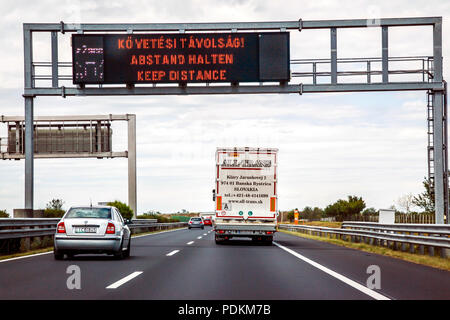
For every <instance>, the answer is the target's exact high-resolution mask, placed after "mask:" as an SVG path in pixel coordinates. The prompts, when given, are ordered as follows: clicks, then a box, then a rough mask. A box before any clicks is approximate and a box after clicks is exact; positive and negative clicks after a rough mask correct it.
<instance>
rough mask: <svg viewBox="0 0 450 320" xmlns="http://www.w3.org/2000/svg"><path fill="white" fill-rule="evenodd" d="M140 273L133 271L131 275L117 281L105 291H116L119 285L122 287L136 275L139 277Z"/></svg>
mask: <svg viewBox="0 0 450 320" xmlns="http://www.w3.org/2000/svg"><path fill="white" fill-rule="evenodd" d="M141 273H142V271H135V272H133V273H132V274H130V275H128V276H126V277H125V278H123V279H120V280H119V281H116V282H114V283H113V284H111V285H109V286H107V287H106V289H117V288H118V287H120V286H121V285H123V284H124V283H125V282H128V281H130V280H131V279H133V278H136V277H137V276H138V275H140V274H141Z"/></svg>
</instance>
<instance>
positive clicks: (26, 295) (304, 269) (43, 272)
mask: <svg viewBox="0 0 450 320" xmlns="http://www.w3.org/2000/svg"><path fill="white" fill-rule="evenodd" d="M74 268H75V269H77V270H79V278H77V279H78V280H79V282H78V283H79V285H80V287H79V288H73V287H74V286H73V283H75V282H74V278H73V277H74V275H75V273H74V271H73V270H74ZM374 268H375V269H376V270H378V271H379V273H378V274H377V278H376V279H375V278H373V277H374V275H375V273H373V270H374ZM371 276H372V278H370V277H371ZM374 279H375V280H376V281H374ZM368 280H369V281H368ZM68 282H69V286H68ZM70 284H72V285H70ZM374 284H376V287H373V285H374ZM71 287H72V289H70V288H71ZM0 299H1V300H8V299H32V300H35V299H39V300H41V299H52V300H59V299H64V300H72V299H86V300H91V299H94V300H103V299H105V300H106V299H107V300H110V299H118V300H126V299H138V300H155V299H156V300H160V299H161V300H300V299H302V300H303V299H319V300H322V299H326V300H373V299H379V300H384V299H392V300H397V299H399V300H408V299H450V273H449V272H447V271H443V270H438V269H435V268H431V267H426V266H422V265H418V264H414V263H410V262H406V261H402V260H398V259H394V258H390V257H386V256H381V255H377V254H372V253H366V252H362V251H358V250H354V249H348V248H344V247H339V246H335V245H332V244H328V243H325V242H320V241H315V240H310V239H305V238H301V237H296V236H292V235H288V234H284V233H281V232H278V233H276V234H275V237H274V243H273V244H272V245H270V246H268V245H263V244H258V243H253V242H252V241H250V240H231V241H229V243H228V244H224V245H217V244H216V243H215V241H214V232H213V231H212V228H211V227H206V228H205V229H204V230H200V229H192V230H188V229H181V230H174V231H168V232H163V233H159V234H151V235H145V236H138V237H135V238H133V239H132V248H131V257H130V258H128V259H124V260H115V259H114V258H113V257H111V256H107V255H79V256H75V257H73V258H72V259H70V260H68V259H65V260H62V261H56V260H54V259H53V254H52V253H49V254H40V255H35V256H31V257H26V258H20V259H13V260H6V261H0Z"/></svg>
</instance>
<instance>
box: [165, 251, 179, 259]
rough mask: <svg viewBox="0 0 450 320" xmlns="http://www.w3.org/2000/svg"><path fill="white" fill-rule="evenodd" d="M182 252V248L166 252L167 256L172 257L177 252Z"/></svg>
mask: <svg viewBox="0 0 450 320" xmlns="http://www.w3.org/2000/svg"><path fill="white" fill-rule="evenodd" d="M178 252H180V250H173V251H172V252H169V253H168V254H166V256H168V257H170V256H173V255H174V254H175V253H178Z"/></svg>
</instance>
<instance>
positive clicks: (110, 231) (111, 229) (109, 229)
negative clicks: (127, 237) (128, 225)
mask: <svg viewBox="0 0 450 320" xmlns="http://www.w3.org/2000/svg"><path fill="white" fill-rule="evenodd" d="M114 233H116V227H115V226H114V223H111V222H109V223H108V226H107V227H106V234H114Z"/></svg>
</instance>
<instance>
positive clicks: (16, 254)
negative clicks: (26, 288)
mask: <svg viewBox="0 0 450 320" xmlns="http://www.w3.org/2000/svg"><path fill="white" fill-rule="evenodd" d="M177 229H182V228H173V229H168V230H177ZM168 230H158V231H149V232H143V233H136V234H132V235H131V238H133V237H134V236H145V235H148V234H153V233H161V232H164V231H168ZM50 251H53V245H52V246H51V247H46V248H41V249H36V250H30V251H27V252H17V253H13V254H8V255H4V256H0V261H1V260H6V259H11V258H17V257H23V256H30V255H33V254H38V253H44V252H50Z"/></svg>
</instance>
